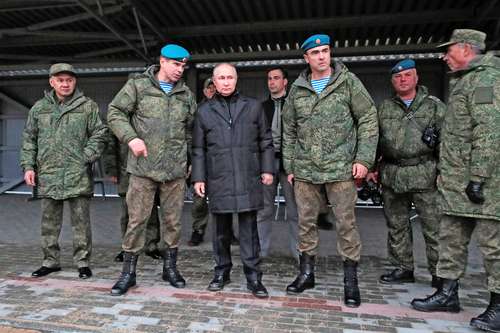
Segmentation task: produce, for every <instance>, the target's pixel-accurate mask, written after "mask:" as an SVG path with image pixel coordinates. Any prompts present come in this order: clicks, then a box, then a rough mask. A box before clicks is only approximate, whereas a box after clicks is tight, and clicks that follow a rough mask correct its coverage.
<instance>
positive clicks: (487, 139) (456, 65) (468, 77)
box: [411, 29, 500, 332]
mask: <svg viewBox="0 0 500 333" xmlns="http://www.w3.org/2000/svg"><path fill="white" fill-rule="evenodd" d="M485 39H486V34H485V33H483V32H481V31H476V30H469V29H457V30H454V31H453V33H452V36H451V40H450V41H449V42H447V43H444V44H442V45H441V47H446V51H445V54H444V56H443V60H444V61H445V62H446V63H447V64H448V67H449V68H450V69H451V74H452V76H453V78H452V81H451V84H450V87H451V92H450V99H449V101H448V108H447V111H446V114H445V119H444V123H443V130H442V133H441V147H440V158H439V170H440V176H439V178H438V189H439V192H440V194H441V196H442V209H443V214H444V216H443V217H442V219H441V229H440V235H439V238H440V248H439V262H438V266H437V275H438V276H439V277H440V278H442V279H443V283H442V286H441V287H440V288H439V289H438V290H437V291H436V292H435V293H434V294H433V295H431V296H429V297H427V298H424V299H414V300H413V301H412V303H411V304H412V306H413V307H414V308H415V309H417V310H420V311H449V312H458V311H460V304H459V298H458V287H459V285H458V280H459V279H460V278H462V277H463V276H464V273H465V269H466V266H467V250H468V249H467V248H468V245H469V242H470V239H471V235H472V233H473V231H474V230H475V231H476V236H477V242H478V246H479V249H480V250H481V252H482V254H483V258H484V268H485V270H486V277H487V285H488V290H489V291H490V293H491V294H490V295H491V296H490V304H489V306H488V308H487V309H486V311H485V312H484V313H482V314H480V315H479V316H478V317H476V318H473V319H472V320H471V325H472V326H474V327H476V328H479V329H484V330H490V331H495V332H500V167H499V164H498V161H499V160H500V150H499V149H498V146H499V144H500V60H499V59H498V58H497V57H494V56H493V55H492V54H486V55H483V54H481V53H482V52H483V50H484V49H485Z"/></svg>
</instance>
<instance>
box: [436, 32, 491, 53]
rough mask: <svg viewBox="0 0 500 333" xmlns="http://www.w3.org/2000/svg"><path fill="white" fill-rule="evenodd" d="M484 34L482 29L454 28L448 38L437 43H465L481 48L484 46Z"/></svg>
mask: <svg viewBox="0 0 500 333" xmlns="http://www.w3.org/2000/svg"><path fill="white" fill-rule="evenodd" d="M485 41H486V34H485V33H484V32H482V31H478V30H473V29H455V30H453V32H452V33H451V37H450V40H449V41H448V42H446V43H443V44H440V45H438V47H444V46H448V45H452V44H456V43H467V44H471V45H474V46H477V47H479V48H480V49H481V50H484V49H485V48H486V43H485Z"/></svg>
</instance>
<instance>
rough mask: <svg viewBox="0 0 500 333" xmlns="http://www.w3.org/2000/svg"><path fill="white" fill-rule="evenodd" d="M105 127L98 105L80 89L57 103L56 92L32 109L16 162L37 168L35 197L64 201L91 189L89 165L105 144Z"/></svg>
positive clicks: (92, 189) (29, 168)
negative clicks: (36, 194) (36, 191)
mask: <svg viewBox="0 0 500 333" xmlns="http://www.w3.org/2000/svg"><path fill="white" fill-rule="evenodd" d="M107 132H108V130H107V127H106V126H105V125H104V124H103V123H102V122H101V119H100V117H99V109H98V106H97V104H96V103H95V102H94V101H92V100H91V99H90V98H87V97H85V96H84V95H83V94H82V93H81V92H80V91H79V90H75V92H74V94H73V96H72V97H71V98H70V99H68V100H67V101H65V102H64V103H62V104H60V103H59V102H58V99H57V97H56V95H55V92H54V90H52V91H50V92H46V93H45V97H44V98H42V99H41V100H39V101H37V102H36V103H35V105H33V107H32V108H31V110H30V112H29V114H28V119H27V121H26V125H25V127H24V131H23V141H22V146H21V156H20V164H21V167H22V168H23V170H24V171H25V172H26V171H27V170H35V172H36V177H37V186H38V195H39V196H40V197H44V198H52V199H56V200H63V199H67V198H73V197H77V196H81V195H91V194H92V193H93V191H94V183H93V179H92V163H93V162H94V161H95V160H97V159H98V158H99V157H100V155H101V153H102V152H103V150H104V148H105V146H106V140H107Z"/></svg>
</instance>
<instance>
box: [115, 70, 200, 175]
mask: <svg viewBox="0 0 500 333" xmlns="http://www.w3.org/2000/svg"><path fill="white" fill-rule="evenodd" d="M158 69H159V66H151V67H150V68H148V69H147V70H146V71H145V72H144V73H143V74H139V75H136V76H135V77H133V78H131V79H129V80H128V81H127V83H126V84H125V86H124V87H123V88H122V89H121V90H120V91H119V92H118V94H117V95H116V96H115V98H114V99H113V101H112V102H111V103H110V104H109V110H108V124H109V127H110V128H111V129H112V130H113V132H114V134H115V135H116V136H117V137H118V139H119V140H120V142H123V143H128V142H130V140H132V139H135V138H140V139H142V140H144V142H145V144H146V148H147V150H148V157H146V158H145V157H143V156H140V157H135V156H134V155H133V154H128V161H127V171H128V172H129V173H130V174H133V175H135V176H140V177H147V178H150V179H152V180H154V181H157V182H164V181H169V180H173V179H177V178H181V177H185V176H186V173H187V160H188V148H189V149H191V132H192V126H193V118H194V113H195V111H196V102H195V97H194V95H193V93H192V92H191V90H189V88H188V87H187V86H186V85H185V84H184V83H183V82H182V81H178V82H177V83H176V84H175V85H174V87H173V89H172V91H171V92H170V93H168V94H166V93H165V92H164V91H163V90H162V89H161V88H160V84H159V82H158V80H157V79H156V77H155V74H156V72H157V71H158Z"/></svg>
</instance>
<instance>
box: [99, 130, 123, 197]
mask: <svg viewBox="0 0 500 333" xmlns="http://www.w3.org/2000/svg"><path fill="white" fill-rule="evenodd" d="M128 152H129V148H128V145H127V144H126V143H120V141H119V140H118V138H117V137H116V136H114V135H113V133H109V142H108V145H107V146H106V150H105V151H104V154H103V155H102V161H103V164H104V172H105V173H106V175H108V176H111V177H116V178H117V180H118V184H117V192H118V195H120V196H122V195H123V196H125V194H127V189H128V178H129V174H128V172H127V159H128Z"/></svg>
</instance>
